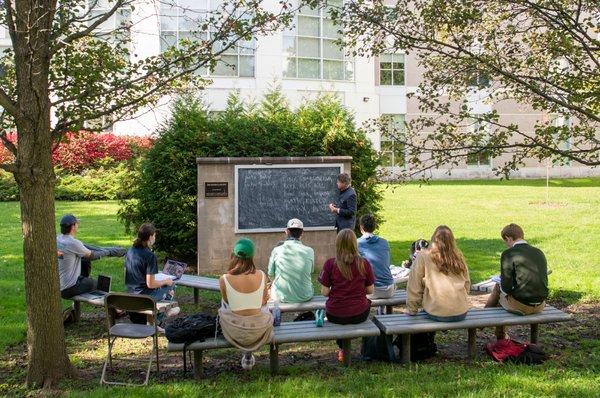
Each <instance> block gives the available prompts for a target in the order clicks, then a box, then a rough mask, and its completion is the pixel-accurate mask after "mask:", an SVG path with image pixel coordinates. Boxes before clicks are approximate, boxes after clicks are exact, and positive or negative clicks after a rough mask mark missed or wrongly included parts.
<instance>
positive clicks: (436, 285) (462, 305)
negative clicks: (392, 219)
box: [406, 225, 471, 322]
mask: <svg viewBox="0 0 600 398" xmlns="http://www.w3.org/2000/svg"><path fill="white" fill-rule="evenodd" d="M470 287H471V282H470V279H469V270H468V269H467V264H466V263H465V258H464V256H463V254H462V253H461V251H460V250H459V249H458V247H457V246H456V241H455V240H454V235H453V234H452V231H451V230H450V228H448V227H447V226H445V225H441V226H439V227H437V228H436V230H435V232H434V233H433V236H432V237H431V244H430V245H429V248H428V249H426V250H422V251H421V252H420V253H419V255H418V256H417V257H416V261H415V263H414V264H413V266H412V268H411V271H410V274H409V276H408V285H407V287H406V291H407V295H408V296H407V300H406V308H407V313H408V314H409V315H416V314H417V311H418V310H419V308H423V309H424V310H425V312H426V313H427V315H428V316H429V317H430V318H431V319H433V320H436V321H440V322H457V321H462V320H463V319H465V317H466V315H467V310H468V309H469V301H468V299H467V295H468V294H469V289H470Z"/></svg>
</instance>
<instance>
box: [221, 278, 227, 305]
mask: <svg viewBox="0 0 600 398" xmlns="http://www.w3.org/2000/svg"><path fill="white" fill-rule="evenodd" d="M219 290H220V291H221V297H222V298H223V301H224V302H226V303H228V304H229V301H227V289H225V281H224V280H223V275H221V277H220V278H219Z"/></svg>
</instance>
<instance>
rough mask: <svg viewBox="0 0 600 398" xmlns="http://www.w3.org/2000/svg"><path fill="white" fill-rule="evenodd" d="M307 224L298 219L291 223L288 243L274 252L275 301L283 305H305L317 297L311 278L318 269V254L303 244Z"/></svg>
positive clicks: (271, 261)
mask: <svg viewBox="0 0 600 398" xmlns="http://www.w3.org/2000/svg"><path fill="white" fill-rule="evenodd" d="M303 232H304V224H303V223H302V221H300V220H298V219H297V218H293V219H291V220H290V221H288V223H287V228H286V230H285V234H286V240H284V241H283V242H280V243H279V245H277V246H276V247H275V248H274V249H273V251H272V252H271V258H270V259H269V270H268V271H269V272H268V273H269V279H271V281H272V285H271V298H273V299H274V300H278V301H280V302H282V303H302V302H304V301H308V300H310V299H311V298H312V297H313V286H312V279H311V275H312V273H313V271H314V267H315V252H314V250H313V249H312V248H310V247H308V246H306V245H304V244H303V243H302V242H301V241H300V240H301V239H302V233H303Z"/></svg>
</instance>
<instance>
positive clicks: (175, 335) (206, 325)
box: [165, 313, 220, 374]
mask: <svg viewBox="0 0 600 398" xmlns="http://www.w3.org/2000/svg"><path fill="white" fill-rule="evenodd" d="M218 332H220V330H219V328H218V323H217V318H216V317H214V316H212V315H208V314H202V313H200V314H194V315H188V316H183V317H180V318H175V319H174V320H173V321H172V322H170V323H169V324H168V325H167V326H166V327H165V337H166V338H167V340H169V342H171V343H175V344H183V373H184V374H185V373H187V360H186V359H187V355H186V354H187V347H188V345H189V344H191V343H193V342H195V341H204V340H206V339H207V338H211V337H214V336H215V335H216V334H217V333H218Z"/></svg>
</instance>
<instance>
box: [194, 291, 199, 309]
mask: <svg viewBox="0 0 600 398" xmlns="http://www.w3.org/2000/svg"><path fill="white" fill-rule="evenodd" d="M198 301H200V290H198V289H197V288H194V304H196V305H198Z"/></svg>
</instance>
